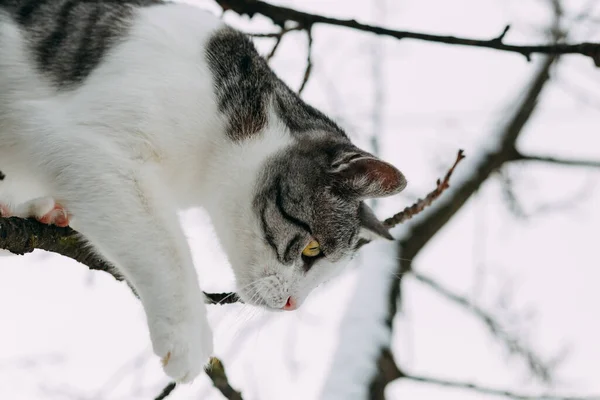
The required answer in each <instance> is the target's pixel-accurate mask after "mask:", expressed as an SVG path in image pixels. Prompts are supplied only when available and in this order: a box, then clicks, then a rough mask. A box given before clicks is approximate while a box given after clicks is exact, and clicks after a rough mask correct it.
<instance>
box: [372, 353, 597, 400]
mask: <svg viewBox="0 0 600 400" xmlns="http://www.w3.org/2000/svg"><path fill="white" fill-rule="evenodd" d="M377 366H378V369H379V374H378V377H385V378H384V380H385V381H386V382H391V381H394V380H396V379H408V380H411V381H415V382H421V383H426V384H429V385H437V386H444V387H450V388H456V389H467V390H470V391H473V392H477V393H482V394H488V395H492V396H502V397H508V398H511V399H516V400H600V396H557V395H537V396H535V395H529V394H523V393H517V392H513V391H510V390H506V389H494V388H491V387H488V386H482V385H479V384H476V383H470V382H461V381H451V380H447V379H440V378H435V377H430V376H422V375H413V374H408V373H406V371H403V370H401V369H400V368H398V365H397V364H396V361H395V360H394V356H393V355H392V352H391V351H390V350H389V348H384V349H382V351H381V354H380V356H379V358H378V360H377ZM377 387H382V386H381V385H377V386H375V385H372V386H371V388H370V389H371V393H370V395H371V396H370V398H383V397H382V396H381V395H379V397H377V396H374V394H375V393H373V392H372V391H373V390H376V389H377Z"/></svg>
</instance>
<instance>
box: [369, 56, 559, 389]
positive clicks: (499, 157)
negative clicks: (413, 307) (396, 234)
mask: <svg viewBox="0 0 600 400" xmlns="http://www.w3.org/2000/svg"><path fill="white" fill-rule="evenodd" d="M556 59H557V56H548V57H547V58H546V59H545V60H544V62H543V63H542V65H541V66H540V68H539V69H538V71H537V72H536V73H535V75H534V77H533V79H532V81H531V83H530V84H529V86H528V87H527V89H526V90H525V93H524V95H522V96H521V98H520V100H519V101H518V102H517V104H516V106H515V111H514V113H513V115H512V116H511V117H510V118H509V119H508V120H507V122H506V124H505V125H504V126H503V127H502V128H501V129H500V131H499V132H498V137H497V145H496V148H495V149H494V150H491V151H488V152H487V153H484V154H482V156H481V157H480V158H479V159H478V162H477V163H476V164H475V165H474V166H473V168H474V170H473V171H472V173H470V175H468V176H466V177H465V178H463V180H462V181H461V182H459V183H458V184H456V185H455V186H454V190H453V191H452V192H451V194H450V195H449V196H447V197H445V198H444V199H443V200H441V201H440V202H439V203H436V206H435V207H433V209H429V211H428V212H425V213H423V215H422V216H421V218H419V219H418V220H415V221H414V222H413V223H412V224H410V225H409V226H408V229H407V231H406V233H405V234H404V236H403V238H400V240H399V242H398V248H399V253H400V254H399V260H400V262H399V265H398V271H397V273H396V274H394V277H393V278H392V279H391V281H390V288H389V294H390V295H389V302H388V317H387V319H386V324H387V325H388V327H390V328H391V327H392V323H393V319H394V316H395V315H396V312H397V309H398V302H399V299H400V293H401V292H400V285H401V283H402V279H403V276H404V275H405V274H406V273H407V272H409V271H410V270H411V267H412V260H413V259H414V258H415V257H416V255H417V254H418V253H419V252H420V251H421V250H422V249H423V248H424V247H425V245H426V244H427V243H428V242H429V241H430V240H431V238H433V236H435V234H436V233H437V232H439V230H440V229H442V227H443V226H444V225H446V223H447V222H448V221H449V220H450V219H451V218H452V217H453V216H454V215H455V214H456V213H457V212H458V211H459V210H460V209H461V208H462V206H463V205H464V204H465V203H466V202H467V201H468V200H469V199H470V198H471V196H472V195H473V194H474V193H475V192H476V191H477V189H478V188H479V187H480V186H481V185H482V184H483V182H485V181H486V180H487V179H488V177H489V176H490V175H491V174H492V173H493V172H494V171H496V170H498V169H499V168H500V167H501V166H502V165H503V164H504V163H506V162H508V161H510V160H512V159H513V158H514V154H515V152H516V150H515V145H516V141H517V139H518V137H519V135H520V134H521V132H522V131H523V128H524V127H525V124H526V123H527V121H528V120H529V118H530V117H531V115H532V114H533V111H534V110H535V107H536V105H537V102H538V98H539V96H540V94H541V93H542V90H543V89H544V86H545V85H546V83H547V82H548V80H549V77H550V76H549V71H550V67H551V66H552V65H553V64H554V62H555V61H556ZM385 350H386V349H385V348H382V349H381V353H380V355H379V358H381V357H384V356H385ZM372 379H373V380H372V383H371V387H373V386H375V385H377V386H379V387H378V388H377V390H372V391H371V393H372V394H375V395H379V396H381V397H370V399H371V400H380V399H384V398H385V397H383V392H384V390H385V386H386V385H387V384H388V383H389V382H391V381H390V380H386V379H383V378H382V377H380V376H374V377H373V378H372Z"/></svg>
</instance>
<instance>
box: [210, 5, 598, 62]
mask: <svg viewBox="0 0 600 400" xmlns="http://www.w3.org/2000/svg"><path fill="white" fill-rule="evenodd" d="M215 1H216V2H217V3H218V4H219V5H220V6H221V7H222V8H223V10H232V11H234V12H236V13H238V14H240V15H244V14H247V15H249V16H250V17H252V16H254V15H255V14H261V15H263V16H265V17H267V18H270V19H271V20H272V21H273V23H275V24H276V25H279V26H285V23H286V22H287V21H295V22H297V23H298V24H299V25H300V26H312V25H314V24H326V25H335V26H342V27H346V28H351V29H355V30H359V31H364V32H371V33H375V34H377V35H385V36H391V37H393V38H396V39H414V40H423V41H428V42H435V43H444V44H450V45H460V46H470V47H480V48H488V49H494V50H500V51H505V52H510V53H517V54H521V55H523V56H525V57H526V59H527V60H530V59H531V55H532V54H534V53H539V54H553V55H558V54H581V55H584V56H587V57H590V58H591V59H592V60H593V61H594V64H595V65H596V66H600V43H589V42H585V43H577V44H566V43H556V44H541V45H529V46H520V45H512V44H506V43H504V38H505V36H506V34H507V32H508V30H509V28H510V27H509V26H507V27H506V28H504V30H503V31H502V33H501V34H499V35H498V36H496V37H494V38H492V39H487V40H486V39H470V38H465V37H457V36H446V35H433V34H428V33H420V32H412V31H401V30H393V29H388V28H384V27H381V26H375V25H368V24H363V23H360V22H358V21H356V20H353V19H350V20H346V19H338V18H331V17H326V16H323V15H318V14H310V13H306V12H302V11H298V10H294V9H292V8H287V7H281V6H276V5H273V4H270V3H266V2H264V1H256V0H215Z"/></svg>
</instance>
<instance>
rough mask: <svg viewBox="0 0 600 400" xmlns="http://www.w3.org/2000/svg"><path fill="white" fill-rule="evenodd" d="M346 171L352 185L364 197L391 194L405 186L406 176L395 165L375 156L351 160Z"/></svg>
mask: <svg viewBox="0 0 600 400" xmlns="http://www.w3.org/2000/svg"><path fill="white" fill-rule="evenodd" d="M350 164H351V165H350V166H349V168H348V170H347V173H350V174H351V176H348V177H349V178H351V179H352V185H353V186H354V187H355V189H356V190H357V191H358V192H359V193H360V194H361V195H362V197H364V198H375V197H384V196H391V195H393V194H396V193H399V192H401V191H402V190H403V189H404V188H405V187H406V178H405V177H404V175H403V174H402V172H400V171H398V169H397V168H396V167H394V166H393V165H391V164H388V163H386V162H384V161H381V160H379V159H377V158H372V157H365V158H359V159H356V160H353V161H351V163H350Z"/></svg>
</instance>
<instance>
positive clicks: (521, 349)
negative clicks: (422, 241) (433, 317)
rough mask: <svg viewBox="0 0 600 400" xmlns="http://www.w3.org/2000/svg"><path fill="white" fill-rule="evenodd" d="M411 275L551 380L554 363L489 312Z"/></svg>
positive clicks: (433, 283)
mask: <svg viewBox="0 0 600 400" xmlns="http://www.w3.org/2000/svg"><path fill="white" fill-rule="evenodd" d="M411 273H412V276H414V277H415V279H417V280H418V281H419V282H421V283H423V284H425V285H427V286H428V287H429V288H431V289H433V290H434V291H435V292H437V293H438V294H440V295H441V296H443V297H444V298H446V299H447V300H450V301H451V302H453V303H455V304H457V305H459V306H461V307H463V308H464V309H466V310H467V311H468V312H470V313H471V314H473V315H474V316H475V317H477V318H478V319H479V320H480V321H482V322H483V323H484V324H485V326H486V327H487V328H488V330H489V331H490V333H491V334H492V336H494V337H496V338H497V339H498V340H500V341H501V342H502V343H503V344H504V345H505V346H506V347H507V348H508V350H509V351H510V352H511V353H512V354H517V355H519V356H521V357H523V358H524V359H525V360H526V362H527V365H528V366H529V369H530V370H531V371H532V372H533V373H534V374H535V375H536V376H538V377H539V378H541V379H542V380H544V381H550V380H551V377H552V368H553V364H554V363H553V362H546V361H545V360H543V359H542V358H541V357H540V356H539V355H537V354H535V352H533V351H532V350H531V349H528V348H527V346H526V345H524V344H523V343H521V341H520V340H519V339H518V338H517V337H514V336H512V335H510V334H509V333H508V332H507V331H506V330H504V329H503V327H502V325H501V324H500V322H498V321H497V320H496V318H495V317H494V316H493V315H492V314H491V313H490V312H489V311H486V310H484V309H483V308H481V307H479V306H477V305H476V304H474V303H473V302H471V301H470V300H469V299H467V298H466V297H464V296H461V295H458V294H456V293H454V292H453V291H451V290H450V289H448V288H446V287H444V286H443V285H442V284H440V283H439V282H437V281H436V280H434V279H433V278H431V277H428V276H426V275H424V274H422V273H420V272H416V271H415V270H412V271H411Z"/></svg>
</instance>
